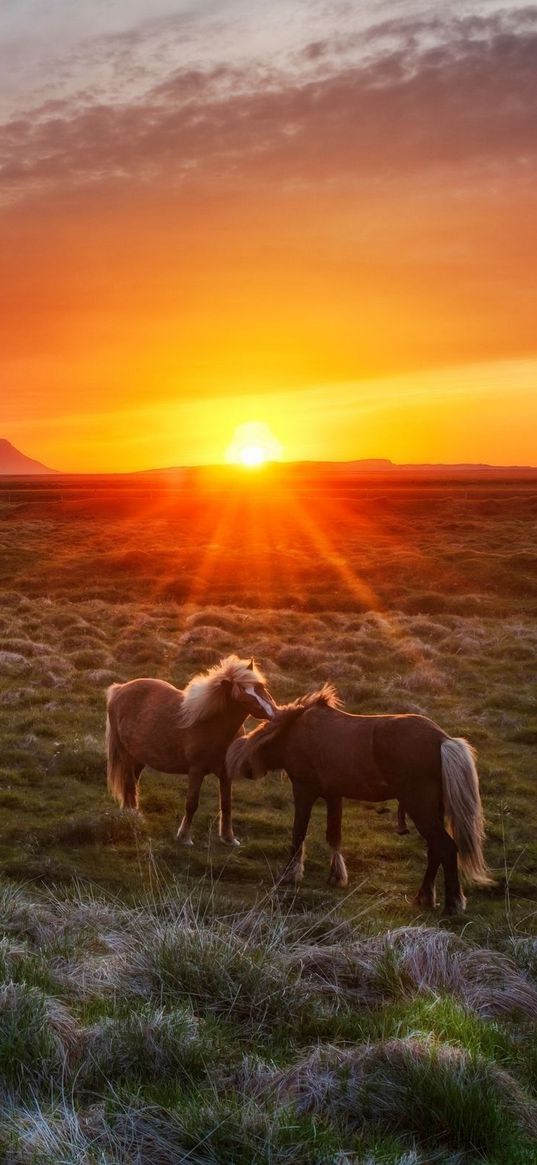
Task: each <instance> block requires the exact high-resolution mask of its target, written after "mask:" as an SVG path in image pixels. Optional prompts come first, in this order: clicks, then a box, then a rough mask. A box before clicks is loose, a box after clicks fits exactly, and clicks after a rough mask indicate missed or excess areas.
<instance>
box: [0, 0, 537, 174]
mask: <svg viewBox="0 0 537 1165" xmlns="http://www.w3.org/2000/svg"><path fill="white" fill-rule="evenodd" d="M349 44H350V42H349V43H347V44H345V45H342V44H341V42H340V41H338V39H337V37H332V38H328V39H326V40H324V41H315V42H312V43H311V44H310V45H309V46H306V48H305V50H304V51H303V53H302V61H301V62H295V67H294V69H290V68H288V69H286V71H285V72H284V71H282V70H278V69H276V68H274V67H270V66H266V65H265V66H263V65H259V64H257V65H256V64H249V65H245V64H243V65H242V66H240V67H239V66H238V65H234V66H231V65H229V64H222V65H216V66H214V67H211V68H198V67H189V68H180V69H178V70H176V71H175V72H174V73H171V74H170V73H169V74H168V76H167V77H166V78H165V79H163V80H161V81H160V82H159V84H157V85H153V86H152V88H150V89H149V91H148V92H147V93H146V94H144V95H143V96H142V97H141V98H139V99H138V100H131V101H129V102H128V103H123V104H122V103H121V102H115V103H112V102H109V103H104V102H103V103H98V102H95V101H93V102H87V101H82V102H80V101H79V102H78V103H73V102H72V101H55V102H53V103H52V104H51V103H50V102H49V103H47V104H44V105H43V106H42V107H41V108H40V109H38V110H35V111H33V112H32V114H31V115H27V116H20V117H18V118H17V119H14V120H12V121H10V122H7V123H6V124H5V125H4V126H2V127H1V129H0V180H1V181H2V183H3V185H4V188H5V189H6V190H7V191H10V192H11V193H12V194H14V195H17V196H18V195H19V194H20V193H24V191H26V190H28V189H33V190H35V189H36V188H37V189H39V188H42V187H48V186H50V185H52V186H54V185H55V184H57V185H62V186H63V185H65V184H73V185H80V184H85V183H92V184H94V183H100V182H109V181H118V180H125V179H127V180H128V181H129V182H133V181H134V182H142V183H156V184H158V183H162V182H164V183H166V184H170V185H172V186H173V185H174V184H180V183H185V182H187V183H192V182H200V181H201V182H203V181H213V180H215V179H217V180H218V181H219V182H221V183H230V184H237V183H239V184H240V183H241V182H243V181H244V182H251V181H261V182H264V183H274V184H277V183H281V182H288V183H318V182H320V181H327V180H328V181H332V182H336V183H337V182H338V181H341V182H349V181H351V182H353V181H362V182H363V181H368V182H369V181H376V180H378V179H379V178H380V179H390V178H391V177H393V176H398V175H405V174H409V175H416V173H421V172H426V171H428V170H431V169H434V168H438V167H445V168H448V169H450V168H451V169H453V168H454V167H470V168H472V167H477V168H487V169H491V168H492V169H495V170H502V169H504V170H505V171H506V172H507V171H510V170H511V169H512V168H513V167H516V168H517V169H518V170H519V171H520V172H521V173H523V174H524V173H526V172H527V170H528V168H530V169H533V167H534V165H535V159H536V148H537V116H536V113H537V109H536V106H537V12H536V11H535V9H531V8H529V9H520V10H519V11H518V12H509V11H508V12H504V13H501V14H496V15H492V16H489V17H484V16H474V17H469V18H467V19H464V20H462V19H461V20H456V19H447V20H440V18H439V17H437V16H435V17H432V18H431V19H430V20H425V19H423V18H422V19H414V20H408V21H406V22H405V21H402V20H397V21H395V20H390V21H385V22H383V23H379V24H377V25H376V26H375V27H373V28H371V29H370V30H369V31H368V33H367V34H362V35H361V36H360V37H359V38H357V39H356V42H355V45H354V53H355V58H356V57H357V56H358V57H359V59H358V60H356V59H354V60H351V61H350V60H349V53H350V50H352V49H353V46H352V44H350V47H349ZM351 55H352V54H351Z"/></svg>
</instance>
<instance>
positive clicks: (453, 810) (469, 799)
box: [440, 737, 494, 886]
mask: <svg viewBox="0 0 537 1165" xmlns="http://www.w3.org/2000/svg"><path fill="white" fill-rule="evenodd" d="M440 752H441V756H442V791H443V797H444V810H445V814H446V817H447V819H448V823H449V825H450V829H451V833H452V834H453V840H454V842H455V844H456V846H457V849H458V851H459V864H460V867H461V870H462V872H463V874H465V875H466V877H467V878H468V879H469V881H471V882H477V883H479V885H481V886H492V885H494V880H493V879H492V878H491V876H490V874H489V871H488V869H487V866H486V862H485V859H484V857H483V842H484V840H485V828H484V822H483V809H482V806H481V797H480V795H479V777H478V775H477V769H476V766H475V752H474V750H473V748H472V747H471V745H470V744H468V741H467V740H463V738H462V737H450V738H449V739H448V740H444V741H443V742H442V744H441V746H440Z"/></svg>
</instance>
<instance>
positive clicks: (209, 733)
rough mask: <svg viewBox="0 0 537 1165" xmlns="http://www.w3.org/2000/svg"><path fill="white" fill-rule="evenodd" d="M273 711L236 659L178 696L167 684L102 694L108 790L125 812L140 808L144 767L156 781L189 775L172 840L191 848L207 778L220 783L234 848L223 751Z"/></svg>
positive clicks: (256, 676) (251, 670) (260, 680)
mask: <svg viewBox="0 0 537 1165" xmlns="http://www.w3.org/2000/svg"><path fill="white" fill-rule="evenodd" d="M275 709H276V705H275V703H274V700H273V699H272V696H271V695H270V692H269V691H268V690H267V688H266V686H265V680H264V677H263V676H262V675H261V672H260V671H258V669H257V668H256V666H255V664H254V661H253V660H250V662H249V663H248V662H247V661H246V660H244V659H239V658H238V657H237V656H236V655H230V656H229V657H228V658H227V659H223V660H222V661H221V663H219V664H217V665H216V667H213V668H211V670H210V671H208V672H206V673H204V674H201V675H197V676H194V678H193V679H192V680H191V681H190V683H189V684H188V685H187V687H186V688H185V689H184V691H180V690H179V689H178V688H174V687H173V686H172V684H168V683H166V682H165V680H153V679H140V680H130V681H129V682H128V683H126V684H112V686H111V687H110V688H109V689H108V692H107V718H106V741H107V751H108V788H109V789H110V792H111V793H112V794H113V796H114V797H115V798H116V800H117V801H118V802H119V804H120V805H121V807H122V808H124V809H137V808H138V781H139V778H140V774H141V772H142V769H143V768H144V766H145V765H150V766H151V768H154V769H158V770H159V772H162V773H188V790H187V795H186V807H185V815H184V817H183V820H182V822H181V825H180V827H179V832H178V834H177V837H178V838H179V841H181V842H183V845H192V844H193V843H192V835H191V827H192V818H193V816H194V814H195V812H196V809H197V808H198V803H199V794H200V788H201V784H202V781H203V778H204V776H205V775H206V774H207V773H216V775H217V777H218V780H219V783H220V837H221V839H222V841H224V842H227V844H228V845H238V844H239V843H238V841H237V839H236V838H235V837H234V834H233V824H232V820H231V782H230V780H229V777H228V776H227V772H226V766H225V756H226V750H227V748H228V747H229V745H230V744H231V741H232V740H233V738H234V737H235V736H236V735H237V733H238V732H239V731H240V729H241V728H242V725H243V724H244V721H245V720H246V717H247V716H255V717H256V719H258V720H261V719H262V720H265V719H266V717H267V716H269V717H270V716H272V715H273V714H274V711H275Z"/></svg>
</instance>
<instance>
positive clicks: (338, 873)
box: [326, 797, 349, 889]
mask: <svg viewBox="0 0 537 1165" xmlns="http://www.w3.org/2000/svg"><path fill="white" fill-rule="evenodd" d="M342 813H343V798H342V797H327V798H326V840H327V842H328V844H329V846H331V847H332V850H333V851H334V852H333V854H332V861H331V862H330V873H329V875H328V884H329V886H341V888H342V889H345V886H348V884H349V875H348V874H347V867H346V865H345V860H344V858H343V854H342V853H341V848H340V847H341V817H342Z"/></svg>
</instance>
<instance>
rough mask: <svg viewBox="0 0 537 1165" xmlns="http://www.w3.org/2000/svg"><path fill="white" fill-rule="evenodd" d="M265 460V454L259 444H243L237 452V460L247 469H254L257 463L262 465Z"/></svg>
mask: <svg viewBox="0 0 537 1165" xmlns="http://www.w3.org/2000/svg"><path fill="white" fill-rule="evenodd" d="M266 460H267V454H266V451H265V450H264V449H262V448H261V445H245V447H244V449H241V451H240V453H239V461H240V463H241V465H244V466H246V468H247V469H256V468H257V466H258V465H263V462H264V461H266Z"/></svg>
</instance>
